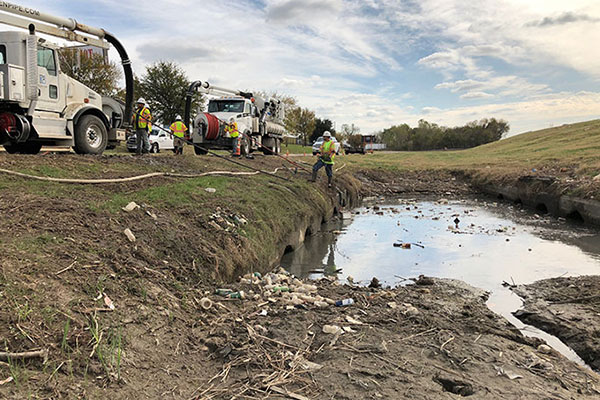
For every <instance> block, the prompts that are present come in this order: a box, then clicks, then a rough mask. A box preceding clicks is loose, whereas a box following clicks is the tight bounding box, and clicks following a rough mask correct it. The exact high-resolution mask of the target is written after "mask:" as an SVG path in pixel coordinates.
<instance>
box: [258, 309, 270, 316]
mask: <svg viewBox="0 0 600 400" xmlns="http://www.w3.org/2000/svg"><path fill="white" fill-rule="evenodd" d="M268 314H269V313H268V312H267V310H265V309H263V310H261V311H260V312H259V313H258V315H260V316H261V317H266V316H267V315H268Z"/></svg>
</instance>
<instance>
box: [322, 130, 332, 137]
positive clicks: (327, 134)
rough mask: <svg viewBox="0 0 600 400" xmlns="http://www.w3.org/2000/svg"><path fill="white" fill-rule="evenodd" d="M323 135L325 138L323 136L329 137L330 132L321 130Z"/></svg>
mask: <svg viewBox="0 0 600 400" xmlns="http://www.w3.org/2000/svg"><path fill="white" fill-rule="evenodd" d="M323 137H324V138H325V137H331V132H329V131H325V132H323Z"/></svg>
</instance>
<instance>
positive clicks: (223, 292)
mask: <svg viewBox="0 0 600 400" xmlns="http://www.w3.org/2000/svg"><path fill="white" fill-rule="evenodd" d="M230 293H233V290H231V289H217V290H215V294H218V295H219V296H227V295H229V294H230Z"/></svg>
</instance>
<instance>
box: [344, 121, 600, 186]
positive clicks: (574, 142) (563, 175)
mask: <svg viewBox="0 0 600 400" xmlns="http://www.w3.org/2000/svg"><path fill="white" fill-rule="evenodd" d="M338 162H339V163H340V164H341V163H346V164H347V165H348V167H349V168H350V169H351V170H354V171H360V170H371V171H374V170H377V171H381V172H382V173H385V172H388V173H389V175H388V176H394V175H397V173H398V172H407V171H412V172H414V171H431V170H434V171H435V170H443V171H450V172H455V173H459V174H461V175H466V176H468V177H469V178H470V179H472V181H473V182H475V183H482V182H483V183H485V182H495V183H502V182H511V181H515V180H516V179H518V178H519V177H521V176H523V175H540V176H541V175H547V176H553V177H555V178H557V185H556V188H557V191H560V192H562V193H569V194H572V195H577V196H581V197H598V196H599V195H600V183H598V182H596V181H592V178H593V177H595V176H596V175H598V174H599V173H600V120H594V121H589V122H582V123H578V124H572V125H563V126H560V127H556V128H550V129H544V130H540V131H536V132H528V133H524V134H521V135H517V136H514V137H510V138H508V139H504V140H501V141H499V142H495V143H490V144H487V145H484V146H480V147H476V148H473V149H468V150H457V151H423V152H380V153H378V152H376V153H374V154H367V155H349V156H343V157H338ZM401 175H402V174H400V176H401Z"/></svg>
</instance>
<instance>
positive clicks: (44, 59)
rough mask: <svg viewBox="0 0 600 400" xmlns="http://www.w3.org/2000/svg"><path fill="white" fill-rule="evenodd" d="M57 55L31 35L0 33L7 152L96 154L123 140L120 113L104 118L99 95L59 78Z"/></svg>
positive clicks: (0, 130)
mask: <svg viewBox="0 0 600 400" xmlns="http://www.w3.org/2000/svg"><path fill="white" fill-rule="evenodd" d="M58 52H59V47H58V46H56V45H54V44H51V43H49V42H47V41H46V40H44V39H42V38H39V37H37V36H36V35H33V34H28V33H24V32H12V31H11V32H0V144H2V145H4V147H5V149H6V150H7V151H8V152H9V153H17V152H19V153H29V154H35V153H37V152H39V150H40V148H41V147H42V145H48V146H69V147H73V148H74V150H75V151H76V152H77V153H80V154H100V153H102V152H103V151H104V149H106V147H107V146H108V145H109V144H113V145H114V144H116V143H117V141H118V140H123V139H124V131H123V132H121V131H120V130H118V129H117V128H119V125H120V123H121V122H122V121H121V120H122V117H121V116H120V115H119V113H118V112H116V113H113V114H116V115H110V116H108V115H106V114H105V113H104V112H103V100H102V96H101V95H99V94H98V93H96V92H94V91H93V90H91V89H90V88H88V87H87V86H85V85H83V84H82V83H80V82H78V81H76V80H75V79H72V78H71V77H69V76H67V75H66V74H64V73H62V72H61V70H60V63H59V54H58ZM111 110H112V109H111Z"/></svg>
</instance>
